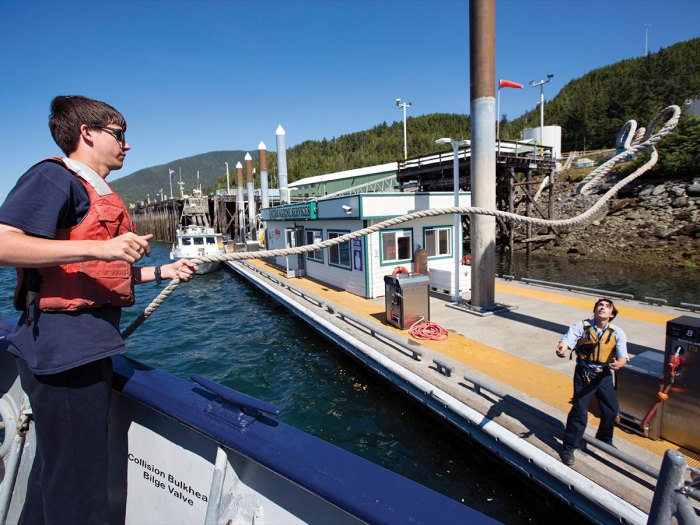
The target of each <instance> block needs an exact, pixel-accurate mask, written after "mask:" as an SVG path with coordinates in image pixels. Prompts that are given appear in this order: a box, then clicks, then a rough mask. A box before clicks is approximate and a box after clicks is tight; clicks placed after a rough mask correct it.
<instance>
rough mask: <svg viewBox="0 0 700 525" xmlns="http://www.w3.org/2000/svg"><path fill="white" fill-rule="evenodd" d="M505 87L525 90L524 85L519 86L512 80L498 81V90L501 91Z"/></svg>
mask: <svg viewBox="0 0 700 525" xmlns="http://www.w3.org/2000/svg"><path fill="white" fill-rule="evenodd" d="M504 87H509V88H516V89H523V85H522V84H518V83H517V82H513V81H512V80H499V81H498V89H501V88H504Z"/></svg>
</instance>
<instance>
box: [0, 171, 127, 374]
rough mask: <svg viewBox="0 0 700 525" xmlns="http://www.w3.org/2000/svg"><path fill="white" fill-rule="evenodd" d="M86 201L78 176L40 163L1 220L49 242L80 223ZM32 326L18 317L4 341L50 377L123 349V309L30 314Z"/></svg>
mask: <svg viewBox="0 0 700 525" xmlns="http://www.w3.org/2000/svg"><path fill="white" fill-rule="evenodd" d="M89 209H90V198H89V197H88V193H87V191H86V190H85V187H84V186H83V184H82V183H81V182H80V181H79V180H78V178H77V177H76V176H75V175H73V174H72V173H70V172H69V171H68V170H66V169H65V168H64V167H63V166H61V165H59V164H56V163H55V162H41V163H39V164H37V165H36V166H33V167H32V168H30V169H29V171H27V172H26V173H25V174H24V175H22V177H21V178H20V179H19V180H18V181H17V184H16V186H15V187H14V188H13V189H12V191H10V193H9V194H8V196H7V199H6V200H5V202H4V203H3V204H2V206H0V222H3V223H5V224H8V225H10V226H13V227H15V228H19V229H20V230H22V231H24V232H25V233H27V234H29V235H34V236H37V237H46V238H48V239H53V238H55V237H56V231H57V229H59V228H68V227H71V226H74V225H76V224H78V223H79V222H80V221H81V220H82V219H83V217H84V216H85V214H86V213H87V211H88V210H89ZM33 317H34V321H33V322H32V324H31V325H27V324H26V322H25V315H22V318H21V319H20V322H19V324H18V326H17V330H16V331H15V332H14V333H13V334H11V335H9V336H8V337H7V340H8V341H9V343H10V344H9V347H8V351H10V352H12V353H13V354H15V355H17V356H19V357H21V358H22V359H23V360H24V361H25V362H26V363H27V366H28V367H29V369H30V370H31V371H32V372H33V373H35V374H54V373H57V372H62V371H64V370H68V369H71V368H74V367H76V366H80V365H82V364H85V363H89V362H91V361H95V360H97V359H101V358H103V357H108V356H111V355H114V354H117V353H119V352H121V351H123V350H124V341H123V339H122V337H121V335H120V332H119V321H120V319H121V308H113V307H108V308H91V309H85V310H77V311H71V312H41V311H39V310H38V309H36V310H35V312H34V316H33Z"/></svg>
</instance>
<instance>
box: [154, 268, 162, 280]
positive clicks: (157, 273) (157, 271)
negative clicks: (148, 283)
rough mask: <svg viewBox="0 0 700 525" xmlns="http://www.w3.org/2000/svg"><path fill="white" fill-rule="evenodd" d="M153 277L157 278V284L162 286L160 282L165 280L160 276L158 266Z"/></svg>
mask: <svg viewBox="0 0 700 525" xmlns="http://www.w3.org/2000/svg"><path fill="white" fill-rule="evenodd" d="M153 275H155V276H156V284H160V282H161V281H162V280H163V278H162V277H161V275H160V266H156V267H155V268H154V269H153Z"/></svg>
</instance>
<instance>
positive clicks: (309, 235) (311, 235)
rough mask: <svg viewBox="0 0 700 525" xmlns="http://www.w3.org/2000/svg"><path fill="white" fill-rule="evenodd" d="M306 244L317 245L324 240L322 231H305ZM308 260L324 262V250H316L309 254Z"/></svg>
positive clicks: (307, 255)
mask: <svg viewBox="0 0 700 525" xmlns="http://www.w3.org/2000/svg"><path fill="white" fill-rule="evenodd" d="M304 235H305V236H306V244H315V243H317V242H321V241H322V240H323V234H322V233H321V230H305V231H304ZM306 259H307V260H309V261H316V262H321V263H322V262H323V250H314V251H312V252H307V254H306Z"/></svg>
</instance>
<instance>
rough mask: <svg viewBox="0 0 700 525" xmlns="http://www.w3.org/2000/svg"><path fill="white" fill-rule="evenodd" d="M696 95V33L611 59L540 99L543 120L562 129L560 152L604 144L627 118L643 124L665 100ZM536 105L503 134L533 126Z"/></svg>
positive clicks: (699, 60)
mask: <svg viewBox="0 0 700 525" xmlns="http://www.w3.org/2000/svg"><path fill="white" fill-rule="evenodd" d="M697 96H700V38H696V39H693V40H689V41H687V42H681V43H679V44H676V45H673V46H671V47H668V48H665V49H661V50H660V51H659V52H658V53H650V54H649V55H648V56H646V57H639V58H632V59H628V60H623V61H622V62H617V63H616V64H612V65H609V66H606V67H602V68H600V69H596V70H594V71H591V72H590V73H587V74H586V75H584V76H583V77H581V78H579V79H576V80H572V81H571V82H569V83H568V84H567V85H566V86H564V87H563V88H562V89H561V91H559V93H558V94H557V96H556V97H554V98H553V99H552V100H551V102H545V115H546V124H552V125H559V126H561V128H562V151H572V150H577V151H580V150H582V149H584V145H585V149H595V148H603V147H609V146H611V145H612V144H613V139H614V136H615V134H616V133H617V131H618V130H619V129H620V127H621V126H622V124H623V123H624V122H626V121H627V120H629V119H635V120H637V122H638V124H639V125H640V126H646V125H648V124H649V123H650V122H651V120H652V119H653V118H654V117H655V116H656V115H657V113H658V112H659V111H661V110H662V109H663V108H665V107H666V106H668V105H670V104H678V105H679V106H682V105H683V102H684V101H685V100H686V99H687V98H692V97H697ZM539 121H540V113H539V104H538V107H537V108H535V109H533V110H532V111H529V112H528V113H526V114H525V115H522V116H521V117H519V118H517V119H515V120H513V121H512V122H505V123H503V122H502V123H501V129H502V130H504V132H505V135H502V136H504V137H505V136H506V135H510V136H511V137H517V136H519V132H520V130H522V129H526V128H530V127H536V126H539Z"/></svg>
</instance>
